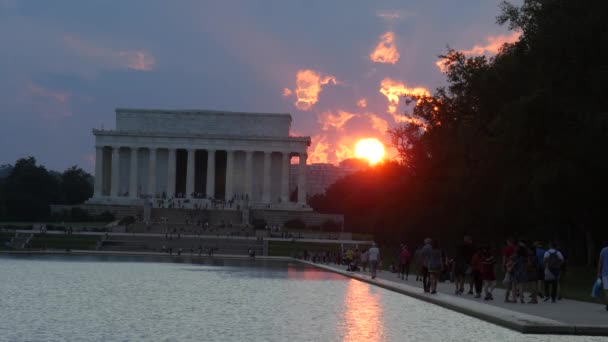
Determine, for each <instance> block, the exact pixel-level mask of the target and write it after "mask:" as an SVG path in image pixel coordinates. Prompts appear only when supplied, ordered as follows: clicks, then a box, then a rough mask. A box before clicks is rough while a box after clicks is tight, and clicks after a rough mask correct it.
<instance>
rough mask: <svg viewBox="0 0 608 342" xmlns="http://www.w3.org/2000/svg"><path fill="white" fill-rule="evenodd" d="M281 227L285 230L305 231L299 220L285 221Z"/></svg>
mask: <svg viewBox="0 0 608 342" xmlns="http://www.w3.org/2000/svg"><path fill="white" fill-rule="evenodd" d="M283 225H284V226H285V228H293V229H306V223H304V221H302V220H300V219H291V220H287V221H285V223H284V224H283Z"/></svg>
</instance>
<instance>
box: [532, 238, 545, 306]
mask: <svg viewBox="0 0 608 342" xmlns="http://www.w3.org/2000/svg"><path fill="white" fill-rule="evenodd" d="M534 246H535V254H536V265H537V270H536V292H538V296H539V297H541V298H543V297H544V296H545V293H544V289H545V267H544V259H545V252H546V250H545V248H544V247H543V244H542V243H541V242H540V241H536V242H535V243H534Z"/></svg>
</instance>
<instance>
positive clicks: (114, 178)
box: [110, 147, 120, 197]
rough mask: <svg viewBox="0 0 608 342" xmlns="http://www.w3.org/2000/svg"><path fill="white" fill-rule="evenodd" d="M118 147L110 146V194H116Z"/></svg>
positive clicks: (113, 195)
mask: <svg viewBox="0 0 608 342" xmlns="http://www.w3.org/2000/svg"><path fill="white" fill-rule="evenodd" d="M119 152H120V147H112V179H110V196H112V197H116V196H118V182H119V179H118V177H119V172H120V158H119V156H120V155H119Z"/></svg>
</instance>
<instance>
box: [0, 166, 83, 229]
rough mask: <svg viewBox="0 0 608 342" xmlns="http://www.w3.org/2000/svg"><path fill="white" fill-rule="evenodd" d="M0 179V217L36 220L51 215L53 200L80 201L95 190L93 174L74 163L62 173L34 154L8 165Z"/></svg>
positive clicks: (77, 202) (54, 202)
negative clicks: (43, 163) (47, 167)
mask: <svg viewBox="0 0 608 342" xmlns="http://www.w3.org/2000/svg"><path fill="white" fill-rule="evenodd" d="M3 169H6V170H9V171H8V175H7V176H6V177H4V178H2V179H0V219H2V220H27V221H36V220H41V219H45V218H48V217H49V214H50V207H49V205H50V204H80V203H83V202H84V201H85V200H86V199H88V198H89V197H91V195H92V194H93V186H92V177H91V175H90V174H88V173H87V172H85V171H84V170H82V169H80V168H78V167H77V166H73V167H71V168H69V169H67V170H66V171H64V172H63V173H61V174H59V173H56V172H53V171H48V170H47V169H46V168H45V167H44V166H42V165H39V164H37V163H36V159H35V158H33V157H28V158H22V159H19V160H17V161H16V162H15V165H14V166H5V167H3Z"/></svg>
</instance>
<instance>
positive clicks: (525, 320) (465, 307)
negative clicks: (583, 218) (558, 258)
mask: <svg viewBox="0 0 608 342" xmlns="http://www.w3.org/2000/svg"><path fill="white" fill-rule="evenodd" d="M294 260H296V261H299V262H301V263H304V264H308V265H311V266H315V267H317V268H320V269H323V270H326V271H329V272H334V273H337V274H340V275H343V276H345V277H348V278H351V279H355V280H358V281H362V282H365V283H368V284H371V285H375V286H378V287H381V288H384V289H386V290H389V291H393V292H397V293H400V294H403V295H406V296H409V297H412V298H415V299H419V300H422V301H424V302H427V303H431V304H435V305H438V306H441V307H443V308H446V309H449V310H452V311H456V312H458V313H461V314H464V315H467V316H470V317H473V318H477V319H480V320H483V321H486V322H488V323H492V324H496V325H498V326H502V327H504V328H508V329H511V330H514V331H517V332H520V333H522V334H540V335H578V336H608V316H607V317H606V319H605V322H606V323H605V325H593V324H589V325H581V324H571V323H566V322H562V321H558V320H554V319H550V318H546V317H542V316H538V315H532V314H528V313H523V312H518V311H515V310H510V309H505V308H501V307H496V306H492V305H489V304H487V303H483V302H477V301H472V300H469V299H465V298H462V297H455V296H451V295H448V294H445V293H438V294H435V295H431V294H427V293H424V292H422V291H421V288H419V287H415V286H411V285H407V284H404V283H398V282H395V281H391V280H385V279H380V278H376V279H371V277H370V276H368V275H365V274H361V273H356V272H347V271H345V270H342V269H338V268H336V267H332V266H329V265H324V264H315V263H313V262H310V261H304V260H297V259H294ZM598 306H601V305H599V304H598ZM514 308H516V307H514ZM602 310H603V307H602ZM605 313H606V312H602V313H600V314H605Z"/></svg>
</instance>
